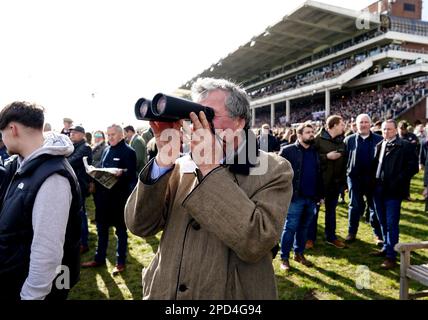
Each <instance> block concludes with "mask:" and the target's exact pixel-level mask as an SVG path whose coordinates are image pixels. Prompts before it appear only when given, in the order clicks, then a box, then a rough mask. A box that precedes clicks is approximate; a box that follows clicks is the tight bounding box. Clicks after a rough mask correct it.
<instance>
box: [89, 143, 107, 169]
mask: <svg viewBox="0 0 428 320" xmlns="http://www.w3.org/2000/svg"><path fill="white" fill-rule="evenodd" d="M105 148H107V144H106V143H105V142H102V143H100V144H97V145H96V146H95V147H94V148H93V149H92V165H93V166H94V167H96V168H99V167H100V165H101V156H102V155H103V152H104V149H105Z"/></svg>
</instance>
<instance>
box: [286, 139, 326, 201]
mask: <svg viewBox="0 0 428 320" xmlns="http://www.w3.org/2000/svg"><path fill="white" fill-rule="evenodd" d="M309 148H310V149H312V150H313V151H314V152H315V153H316V161H317V163H316V166H317V173H318V175H317V188H316V199H314V200H316V201H318V200H321V199H322V198H323V186H322V175H321V164H320V159H319V155H318V153H317V152H316V150H315V147H313V146H311V147H309ZM302 149H303V147H302V146H301V144H300V143H299V142H298V141H296V142H295V143H293V144H289V145H287V146H285V147H284V148H283V149H282V150H281V152H280V153H279V155H280V156H281V157H283V158H285V159H287V160H288V161H289V162H290V164H291V167H292V168H293V171H294V177H293V198H292V200H293V201H294V200H296V198H297V197H299V194H300V179H301V176H302V162H303V150H302Z"/></svg>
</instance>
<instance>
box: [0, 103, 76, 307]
mask: <svg viewBox="0 0 428 320" xmlns="http://www.w3.org/2000/svg"><path fill="white" fill-rule="evenodd" d="M43 113H44V110H43V108H42V107H39V106H37V105H34V104H30V103H27V102H14V103H12V104H9V105H8V106H6V107H5V108H4V109H3V110H2V111H1V112H0V131H1V133H2V135H3V141H4V143H5V145H6V146H7V148H8V150H9V152H10V154H11V155H13V156H12V157H11V158H10V160H9V161H8V162H7V163H6V164H5V166H4V167H2V168H1V171H2V172H1V174H0V300H3V299H14V300H17V299H25V300H27V299H31V300H33V299H34V300H41V299H66V298H67V295H68V292H69V290H70V289H71V288H72V287H73V286H74V285H75V284H76V283H77V281H78V279H79V272H80V267H79V264H80V253H79V249H80V224H81V220H80V213H79V211H80V207H81V200H80V189H79V184H78V182H77V178H76V176H75V174H74V172H73V169H72V168H71V166H70V165H69V163H68V162H67V160H66V159H65V156H68V155H70V154H71V153H72V152H73V144H72V143H71V141H70V139H69V138H68V137H66V136H64V135H57V134H55V133H52V132H50V133H48V134H47V135H46V136H45V137H44V136H43V122H44V114H43Z"/></svg>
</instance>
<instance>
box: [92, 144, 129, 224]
mask: <svg viewBox="0 0 428 320" xmlns="http://www.w3.org/2000/svg"><path fill="white" fill-rule="evenodd" d="M136 164H137V157H136V155H135V151H134V150H133V149H132V148H131V147H130V146H128V145H127V144H126V143H125V140H122V141H120V142H119V143H118V144H117V145H115V146H113V147H112V146H108V147H107V148H106V149H105V150H104V152H103V154H102V160H101V166H100V167H101V168H120V169H126V171H125V172H123V174H122V175H121V176H120V177H119V180H118V182H117V183H116V184H115V185H114V186H113V187H112V188H111V189H107V188H105V187H103V186H102V185H101V184H100V183H98V182H96V186H95V190H96V191H95V195H94V200H95V207H96V210H95V219H96V220H97V223H101V224H108V225H112V226H117V225H124V224H125V221H124V216H123V210H124V208H125V203H126V200H127V199H128V196H129V195H130V194H131V192H132V190H133V189H134V187H135V184H136V183H137V174H136V172H137V169H136Z"/></svg>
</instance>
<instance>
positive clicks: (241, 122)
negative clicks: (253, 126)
mask: <svg viewBox="0 0 428 320" xmlns="http://www.w3.org/2000/svg"><path fill="white" fill-rule="evenodd" d="M235 121H236V126H237V128H238V129H244V128H245V119H242V118H238V119H236V120H235Z"/></svg>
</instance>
